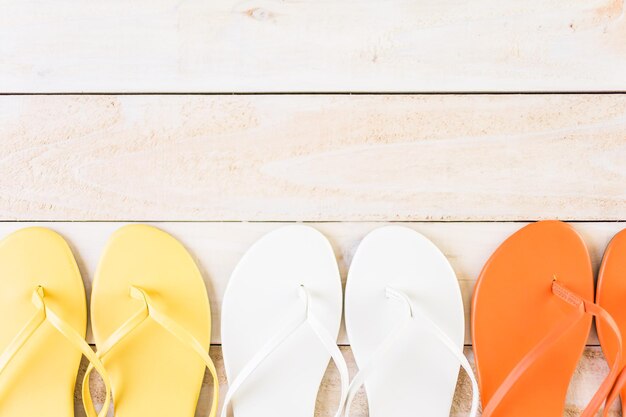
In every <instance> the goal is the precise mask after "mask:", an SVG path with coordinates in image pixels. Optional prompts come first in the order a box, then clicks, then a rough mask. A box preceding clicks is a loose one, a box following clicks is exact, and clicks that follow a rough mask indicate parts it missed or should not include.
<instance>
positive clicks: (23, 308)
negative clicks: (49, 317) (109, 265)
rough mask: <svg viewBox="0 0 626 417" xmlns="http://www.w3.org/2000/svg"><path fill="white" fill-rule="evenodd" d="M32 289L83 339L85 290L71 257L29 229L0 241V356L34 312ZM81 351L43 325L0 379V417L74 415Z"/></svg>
mask: <svg viewBox="0 0 626 417" xmlns="http://www.w3.org/2000/svg"><path fill="white" fill-rule="evenodd" d="M37 286H42V287H44V288H45V293H46V303H48V305H49V307H50V308H51V309H53V310H54V311H55V312H56V313H57V314H58V315H59V316H60V317H61V318H62V319H63V320H64V321H65V322H67V323H68V324H69V325H70V326H71V327H73V328H74V329H75V330H76V331H77V333H79V334H80V335H82V336H83V337H84V335H85V331H86V328H87V306H86V301H85V289H84V287H83V280H82V279H81V276H80V271H79V270H78V267H77V266H76V261H75V260H74V256H73V255H72V252H71V250H70V248H69V246H68V245H67V243H66V242H65V240H63V238H62V237H61V236H59V235H58V234H56V233H54V232H53V231H51V230H48V229H44V228H39V227H33V228H27V229H22V230H19V231H17V232H15V233H13V234H11V235H9V236H8V237H6V238H5V239H4V240H2V241H1V242H0V317H2V320H0V352H3V351H4V349H5V348H6V347H7V346H8V345H9V343H10V342H11V341H12V340H13V338H14V337H15V336H16V335H17V334H18V332H20V330H21V329H22V327H23V326H24V324H25V323H26V322H28V320H29V319H31V317H32V316H33V314H34V313H35V311H36V310H35V307H34V306H33V304H32V302H31V297H32V295H33V291H34V290H35V289H36V288H37ZM80 358H81V352H80V351H79V350H77V349H76V348H75V347H74V346H72V345H71V344H70V343H69V342H68V341H67V339H65V338H64V337H63V336H62V335H61V334H60V333H59V332H58V331H57V330H56V329H55V328H54V327H52V325H50V324H49V323H47V322H44V323H43V324H41V326H40V327H39V328H38V329H37V330H36V331H35V333H34V334H33V336H32V337H31V338H30V339H28V341H27V342H26V343H25V344H24V345H23V346H22V348H21V349H20V351H19V352H18V353H17V354H16V356H15V357H14V358H13V359H12V361H11V362H9V364H8V365H7V367H6V368H5V370H4V371H3V373H2V378H0V393H1V394H0V395H1V398H0V416H2V417H33V416H49V417H67V416H73V415H74V387H75V384H76V375H77V373H78V367H79V365H80Z"/></svg>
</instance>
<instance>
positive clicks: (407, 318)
mask: <svg viewBox="0 0 626 417" xmlns="http://www.w3.org/2000/svg"><path fill="white" fill-rule="evenodd" d="M386 295H387V298H390V299H393V300H397V301H400V302H401V303H402V304H403V306H404V310H405V314H404V316H403V318H402V319H401V320H400V321H399V322H398V324H397V325H396V326H395V327H394V329H393V330H392V331H391V332H389V334H388V335H387V337H386V338H385V339H384V340H383V342H382V343H381V344H380V345H379V346H378V347H377V348H376V350H375V351H374V353H373V354H372V356H371V357H370V358H369V360H368V362H367V364H366V365H365V366H363V367H361V369H360V370H359V372H358V373H357V374H356V375H355V376H354V378H353V379H352V383H351V384H350V387H349V389H348V397H347V399H346V407H345V411H344V414H345V416H349V415H350V408H351V404H352V401H353V400H354V397H355V396H356V393H357V392H358V391H359V389H360V388H361V386H362V385H363V383H364V382H365V380H366V379H367V377H368V376H369V375H371V374H372V373H373V372H375V371H376V369H377V368H378V367H380V363H381V359H382V358H383V357H384V356H385V355H387V354H388V352H389V350H390V349H391V347H393V346H394V345H395V344H396V342H397V340H398V338H399V337H400V336H401V335H402V334H403V333H404V332H406V330H408V329H414V330H418V329H423V328H425V329H426V330H427V331H428V332H430V333H431V334H433V335H434V336H435V337H436V338H437V339H438V340H439V341H440V342H441V344H442V345H443V346H444V347H445V348H446V349H447V350H448V351H449V352H450V353H451V354H452V355H453V356H454V357H455V358H456V360H457V361H458V362H459V364H460V365H461V367H462V368H463V369H464V370H465V372H466V373H467V375H468V376H469V378H470V381H471V383H472V407H471V411H470V417H475V416H476V414H477V413H478V398H479V395H478V383H477V382H476V377H475V376H474V372H473V371H472V367H471V366H470V364H469V362H468V361H467V358H466V357H465V355H464V354H463V351H462V350H460V349H459V347H458V346H457V344H456V343H454V342H453V341H452V340H450V338H449V337H448V335H447V334H446V333H445V332H444V331H443V330H442V329H441V328H440V327H439V326H437V324H436V323H435V322H434V321H433V320H432V319H431V318H430V317H429V316H428V315H427V314H426V312H424V311H422V309H420V308H418V307H417V306H415V305H414V304H413V303H412V302H411V300H410V298H409V297H408V296H407V295H406V294H405V293H403V292H402V291H399V290H396V289H393V288H387V289H386Z"/></svg>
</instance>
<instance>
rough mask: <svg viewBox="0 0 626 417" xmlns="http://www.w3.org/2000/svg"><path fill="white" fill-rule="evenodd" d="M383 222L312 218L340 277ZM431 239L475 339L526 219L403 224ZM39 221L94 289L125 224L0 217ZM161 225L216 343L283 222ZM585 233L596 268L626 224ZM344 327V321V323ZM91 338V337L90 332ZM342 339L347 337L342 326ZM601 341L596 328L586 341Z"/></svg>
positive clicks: (582, 227)
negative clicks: (189, 275) (193, 266)
mask: <svg viewBox="0 0 626 417" xmlns="http://www.w3.org/2000/svg"><path fill="white" fill-rule="evenodd" d="M384 224H385V223H366V222H363V223H361V222H356V223H350V222H340V223H311V224H310V225H311V226H313V227H315V228H317V229H318V230H320V231H321V232H322V233H323V234H324V235H325V236H326V237H327V238H328V239H329V240H330V242H331V244H332V246H333V248H334V250H335V253H336V256H337V261H338V264H339V268H340V271H341V276H342V279H343V280H344V281H345V277H346V274H347V271H348V267H349V265H350V261H351V259H352V255H353V254H354V252H355V250H356V248H357V246H358V244H359V242H360V241H361V239H362V238H363V237H364V236H365V235H366V234H367V233H368V232H369V231H371V230H373V229H375V228H376V227H380V226H382V225H384ZM403 224H405V225H406V226H408V227H411V228H414V229H415V230H417V231H419V232H421V233H422V234H424V235H425V236H427V237H428V238H429V239H431V240H432V241H433V242H434V243H435V244H436V245H437V246H439V248H441V250H442V251H443V253H444V254H445V255H446V256H447V258H448V259H449V260H450V263H451V264H452V267H453V268H454V270H455V272H456V274H457V277H458V279H459V285H460V288H461V292H462V294H463V300H464V303H465V312H466V344H470V343H471V339H470V332H469V324H470V320H469V312H470V300H471V295H472V291H473V288H474V283H475V280H476V278H477V277H478V275H479V273H480V270H481V268H482V266H483V264H484V263H485V262H486V261H487V259H488V258H489V256H490V255H491V253H492V252H493V251H494V250H495V249H496V248H497V247H498V245H499V244H500V243H501V242H502V241H504V239H506V237H508V236H509V235H510V234H512V233H513V232H515V231H516V230H518V229H519V228H521V227H523V226H524V225H525V223H479V222H476V223H429V222H425V223H403ZM31 225H38V226H44V227H50V228H51V229H53V230H55V231H57V232H58V233H60V234H61V235H62V236H64V237H65V238H66V239H67V241H68V242H69V243H70V245H71V246H72V248H73V250H74V253H75V256H76V258H77V260H78V263H79V266H80V269H81V271H82V274H83V279H84V280H85V287H86V288H87V293H88V294H89V293H90V288H91V280H92V279H93V275H94V272H95V269H96V266H97V263H98V260H99V258H100V255H101V252H102V250H103V248H104V246H105V243H106V241H107V239H108V237H109V235H110V234H111V233H112V232H113V231H115V230H116V229H117V228H119V227H121V226H122V225H123V223H116V222H76V223H63V222H52V223H22V222H0V235H1V236H4V235H6V234H8V233H10V232H11V231H14V230H17V229H19V228H22V227H26V226H31ZM154 225H156V226H157V227H160V228H161V229H163V230H165V231H167V232H168V233H171V234H172V235H173V236H175V237H176V238H178V239H179V240H180V241H181V242H182V243H183V245H185V247H186V248H187V249H188V250H189V251H190V252H191V254H192V255H193V256H194V258H195V259H196V262H197V264H198V266H199V268H200V270H201V271H202V274H203V276H204V279H205V282H206V287H207V291H208V294H209V299H210V301H211V311H212V321H213V323H212V328H213V334H212V339H211V341H212V343H214V344H219V343H220V342H221V337H220V311H221V301H222V297H223V294H224V291H225V289H226V286H227V284H228V280H229V279H230V274H231V272H232V270H233V269H234V268H235V265H236V264H237V262H238V261H239V259H240V258H241V256H242V255H243V253H244V252H245V251H246V250H247V249H248V247H250V246H251V245H252V244H253V243H254V242H255V241H256V240H257V239H259V238H260V237H261V236H263V235H264V234H265V233H267V232H269V231H271V230H273V229H275V228H277V227H280V226H281V224H280V223H269V222H262V223H212V222H206V223H197V222H179V223H177V222H168V223H154ZM574 226H575V227H576V229H577V230H578V231H579V232H580V233H581V234H582V236H583V237H584V239H585V241H586V243H587V245H588V248H589V252H590V256H591V259H592V262H593V265H594V268H595V269H596V270H597V268H598V265H599V263H600V261H601V258H602V254H603V253H604V249H605V247H606V245H607V243H608V242H609V240H610V239H611V238H612V237H613V235H614V234H615V233H616V232H618V231H620V230H621V229H623V228H624V227H626V223H620V222H611V223H602V222H600V223H575V224H574ZM342 327H343V326H342ZM88 340H89V341H92V339H91V336H88ZM339 343H340V344H343V345H346V344H348V343H349V341H348V340H347V338H346V335H345V332H344V330H343V328H342V330H341V333H340V335H339ZM588 343H589V344H590V345H597V343H598V341H597V337H596V335H595V332H592V334H591V335H590V339H589V342H588Z"/></svg>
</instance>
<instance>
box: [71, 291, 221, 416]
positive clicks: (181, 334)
mask: <svg viewBox="0 0 626 417" xmlns="http://www.w3.org/2000/svg"><path fill="white" fill-rule="evenodd" d="M130 296H131V297H133V298H134V299H136V300H140V301H143V302H144V306H143V308H142V309H141V310H139V311H138V312H137V313H135V314H134V315H133V316H131V317H130V318H129V319H128V320H127V321H126V322H124V324H122V325H121V326H120V327H119V328H118V329H117V330H116V331H115V332H113V334H112V335H111V336H109V338H108V339H107V340H106V341H105V342H104V343H103V344H102V346H101V347H100V349H98V352H97V353H96V354H97V355H98V357H99V358H101V359H104V358H105V357H106V355H107V354H108V353H109V352H110V351H111V350H112V349H113V348H114V347H115V346H116V345H117V344H118V343H119V342H120V341H121V340H122V339H123V338H125V337H126V336H128V335H129V334H130V333H131V332H132V331H133V330H134V329H135V328H137V326H139V325H140V324H141V323H143V321H144V320H146V319H147V318H148V317H150V318H152V319H153V320H154V321H155V322H156V323H158V324H159V325H160V326H161V327H163V328H164V329H165V330H167V331H168V332H169V333H170V334H172V335H173V336H174V337H176V338H177V339H178V340H179V341H180V342H181V343H183V344H184V345H186V346H189V347H190V348H191V349H193V350H194V351H195V352H196V353H197V354H198V356H200V358H201V359H202V360H203V362H204V364H205V365H206V367H207V368H208V369H209V372H210V373H211V376H212V377H213V402H212V404H211V412H210V414H209V417H215V416H216V414H217V405H218V401H219V381H218V379H217V371H216V369H215V364H214V363H213V361H212V360H211V357H210V356H209V354H208V353H207V352H206V350H205V348H204V347H203V346H202V344H201V343H200V342H198V340H197V339H196V338H195V337H193V336H192V335H191V334H190V333H189V332H188V331H187V330H185V329H184V328H183V327H181V326H180V325H179V324H178V323H176V322H175V321H174V320H172V319H171V318H169V317H168V316H167V315H165V314H163V313H161V312H160V311H159V310H157V309H156V308H155V307H154V303H153V302H152V300H151V299H150V297H149V296H148V294H147V293H146V292H145V291H144V290H142V289H140V288H138V287H131V288H130ZM92 370H93V367H92V366H91V365H89V367H88V368H87V371H86V372H85V376H84V378H83V403H84V405H85V408H86V409H87V408H88V407H91V408H93V405H92V401H91V395H90V392H89V384H88V383H85V382H86V381H88V380H89V374H90V373H91V371H92Z"/></svg>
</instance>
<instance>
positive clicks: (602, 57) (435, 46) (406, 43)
mask: <svg viewBox="0 0 626 417" xmlns="http://www.w3.org/2000/svg"><path fill="white" fill-rule="evenodd" d="M0 6H1V8H2V15H0V40H1V41H0V56H2V59H1V60H0V91H2V92H83V91H88V92H255V91H257V92H258V91H287V92H289V91H398V92H404V91H436V92H438V91H599V90H604V91H611V90H620V91H624V90H625V86H626V44H625V43H624V36H625V35H626V19H624V18H623V14H624V8H623V6H622V0H530V1H524V2H502V1H498V0H481V1H479V2H472V3H466V2H461V1H439V0H420V1H410V0H390V1H385V2H372V1H366V0H359V1H351V2H332V1H330V2H329V1H323V2H314V1H308V2H285V1H279V0H257V1H251V0H250V1H243V2H242V1H235V0H221V1H210V2H207V1H201V0H188V1H184V2H181V1H178V0H156V1H155V0H150V1H148V0H142V1H138V2H133V3H132V4H131V3H128V2H126V1H123V0H114V1H109V2H106V3H103V4H99V5H94V4H86V3H84V2H80V1H78V0H62V1H55V2H38V1H35V0H27V1H23V0H3V1H2V2H0Z"/></svg>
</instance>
